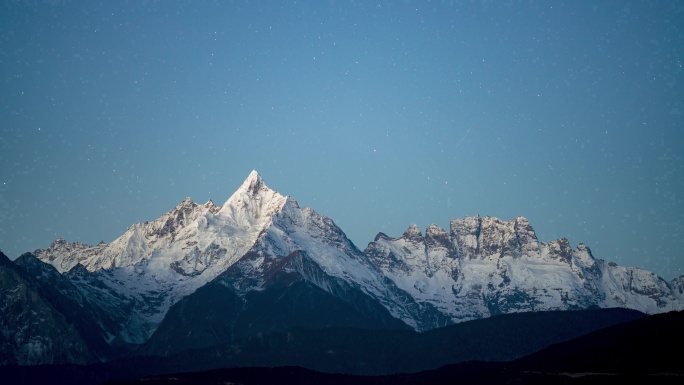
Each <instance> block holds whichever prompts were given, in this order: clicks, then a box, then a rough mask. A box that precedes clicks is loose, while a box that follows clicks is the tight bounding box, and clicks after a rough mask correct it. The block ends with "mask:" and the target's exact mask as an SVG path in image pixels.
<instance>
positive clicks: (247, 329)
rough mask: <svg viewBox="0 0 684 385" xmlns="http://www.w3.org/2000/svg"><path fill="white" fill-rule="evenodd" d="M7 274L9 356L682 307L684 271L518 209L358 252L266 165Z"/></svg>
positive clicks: (5, 352)
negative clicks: (660, 270)
mask: <svg viewBox="0 0 684 385" xmlns="http://www.w3.org/2000/svg"><path fill="white" fill-rule="evenodd" d="M0 278H2V280H0V309H1V310H2V319H1V320H0V321H1V322H0V332H1V334H0V336H2V337H1V338H2V340H1V341H0V342H1V345H0V353H2V355H1V356H0V364H5V365H8V364H19V365H40V364H61V363H95V362H103V361H111V360H114V359H119V358H124V357H130V356H141V355H149V356H169V357H170V356H174V355H177V354H182V353H183V352H186V351H188V350H189V349H207V348H210V347H212V346H225V345H230V344H234V345H235V344H238V345H240V344H244V343H245V342H244V341H249V340H253V339H255V338H257V339H258V338H267V337H265V336H269V337H268V338H276V339H277V338H279V337H271V336H283V335H288V334H287V333H295V332H294V331H293V330H297V328H305V329H307V330H309V329H312V330H313V329H323V328H325V329H326V330H338V329H339V328H361V329H369V330H377V331H388V330H393V331H397V330H403V331H404V333H414V332H425V331H429V330H433V329H437V328H441V327H444V326H448V325H452V324H456V323H461V322H464V321H468V320H477V319H482V318H488V317H491V316H494V315H499V314H510V313H527V312H539V311H554V310H581V309H594V308H614V307H619V308H629V309H634V310H638V311H640V312H643V313H646V314H655V313H662V312H667V311H671V310H681V309H683V308H684V276H682V277H679V278H676V279H674V280H673V281H671V282H666V281H665V280H663V279H662V278H660V277H658V276H657V275H655V274H653V273H651V272H648V271H645V270H642V269H639V268H636V267H622V266H619V265H616V264H614V263H612V262H606V261H603V260H600V259H596V258H594V256H593V255H592V254H591V251H590V250H589V248H588V247H586V246H585V245H583V244H579V245H578V246H577V247H576V248H574V249H573V248H572V247H571V246H570V244H569V243H568V241H567V239H560V240H557V241H552V242H549V243H543V242H540V241H539V240H538V239H537V237H536V235H535V233H534V230H533V229H532V227H531V226H530V224H529V223H528V221H527V220H526V219H525V218H522V217H519V218H516V219H514V220H510V221H502V220H499V219H497V218H490V217H484V218H482V217H466V218H464V219H454V220H452V221H451V224H450V229H449V231H448V232H447V231H446V230H443V229H441V228H439V227H437V226H435V225H431V226H429V227H428V228H427V229H426V230H425V233H424V234H423V233H422V232H421V230H420V229H419V228H417V227H416V226H415V225H411V226H409V228H408V229H407V230H406V231H405V232H404V234H402V235H401V236H400V237H397V238H392V237H389V236H387V235H385V234H382V233H380V234H378V235H377V236H376V238H375V240H374V241H373V242H371V243H369V244H368V246H367V248H366V249H365V250H364V251H361V250H360V249H358V248H357V247H356V246H355V245H354V244H353V243H352V242H351V241H350V240H349V239H348V238H347V237H346V235H345V234H344V232H343V231H342V230H341V229H340V228H339V227H337V226H336V225H335V223H334V222H333V221H332V220H331V219H330V218H327V217H325V216H323V215H320V214H318V213H316V212H315V211H313V210H312V209H309V208H301V207H299V205H298V204H297V202H296V201H295V200H294V199H292V198H290V197H287V196H283V195H281V194H279V193H278V192H277V191H275V190H272V189H270V188H268V187H267V186H266V185H265V183H264V182H263V180H262V178H261V177H260V176H259V174H258V173H256V172H255V171H253V172H252V173H251V174H250V175H249V176H248V178H247V179H246V180H245V181H244V183H242V185H241V186H240V187H239V188H238V190H237V191H236V192H235V193H234V194H233V195H232V196H231V197H230V198H229V199H228V200H227V201H226V202H225V203H224V204H223V205H221V206H217V205H215V204H213V202H211V201H209V202H207V203H205V204H203V205H201V204H197V203H194V202H193V201H192V200H190V199H189V198H186V199H185V200H184V201H183V202H181V203H180V204H179V205H178V206H177V207H175V208H173V209H172V210H171V211H169V212H168V213H166V214H164V215H162V216H161V217H160V218H158V219H156V220H154V221H151V222H145V223H142V224H134V225H132V226H131V227H129V229H128V230H127V231H126V232H125V233H124V234H123V235H122V236H120V237H119V238H117V239H116V240H114V241H113V242H112V243H109V244H106V243H100V244H99V245H95V246H89V245H85V244H82V243H68V242H67V241H65V240H63V239H58V240H56V241H55V242H54V243H53V244H52V245H51V246H50V247H49V248H47V249H44V250H36V251H35V252H33V253H27V254H24V255H22V256H21V257H19V258H18V259H17V260H15V261H10V260H9V259H8V258H7V257H5V256H4V255H0ZM336 328H337V329H336ZM283 333H286V334H283ZM289 335H293V334H289ZM274 343H275V342H274Z"/></svg>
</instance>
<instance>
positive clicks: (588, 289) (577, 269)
mask: <svg viewBox="0 0 684 385" xmlns="http://www.w3.org/2000/svg"><path fill="white" fill-rule="evenodd" d="M365 253H366V254H367V255H368V256H369V258H370V259H371V260H372V261H373V262H374V263H375V264H376V265H377V266H378V267H379V268H380V269H381V270H382V271H383V274H384V275H385V276H386V277H388V278H389V279H391V280H392V281H393V282H394V283H395V284H396V285H397V286H398V287H399V288H401V289H402V290H405V291H406V292H408V293H410V295H411V297H413V298H414V299H415V300H416V301H417V302H418V303H420V304H423V303H428V304H432V305H434V306H435V307H436V308H437V309H439V311H440V312H441V313H442V314H444V315H446V316H447V317H448V318H449V319H450V321H451V322H459V321H463V320H468V319H475V318H483V317H489V316H491V315H495V314H499V313H510V312H521V311H537V310H558V309H560V310H573V309H585V308H591V307H626V308H632V309H636V310H640V311H642V312H645V313H651V314H653V313H659V312H664V311H670V310H678V309H682V305H683V303H682V301H681V297H679V296H678V295H677V294H676V293H674V292H673V290H672V287H673V286H674V284H675V282H674V281H673V283H672V286H671V285H670V284H668V283H667V282H665V281H664V280H663V279H662V278H660V277H658V276H657V275H655V274H653V273H651V272H648V271H645V270H642V269H639V268H635V267H622V266H618V265H616V264H614V263H612V262H606V261H602V260H599V259H595V258H594V257H593V256H592V254H591V251H590V250H589V248H588V247H587V246H586V245H584V244H579V245H578V246H577V247H576V248H575V249H572V248H571V246H570V244H569V243H568V240H567V239H565V238H563V239H560V240H556V241H552V242H549V243H543V242H540V241H539V240H538V239H537V236H536V235H535V232H534V229H533V228H532V227H531V226H530V224H529V222H528V221H527V219H525V218H523V217H518V218H516V219H514V220H511V221H502V220H500V219H497V218H491V217H486V218H481V217H479V216H477V217H466V218H464V219H454V220H452V221H451V229H450V232H449V233H447V232H446V231H445V230H443V229H441V228H439V227H437V226H436V225H430V226H429V227H428V228H427V229H426V231H425V236H423V235H422V233H421V232H420V229H418V227H416V226H415V225H411V226H410V227H409V228H408V229H407V230H406V231H405V232H404V234H403V235H402V236H401V237H399V238H390V237H388V236H386V235H385V234H382V233H380V234H378V236H377V237H376V238H375V241H373V242H371V243H370V244H369V245H368V247H367V248H366V250H365Z"/></svg>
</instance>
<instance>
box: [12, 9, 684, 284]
mask: <svg viewBox="0 0 684 385" xmlns="http://www.w3.org/2000/svg"><path fill="white" fill-rule="evenodd" d="M27 3H30V4H27ZM34 3H36V4H34ZM38 3H40V2H16V3H15V2H10V3H9V4H8V2H3V3H2V4H1V5H0V75H1V76H2V79H0V80H1V81H2V88H1V91H0V146H1V150H0V249H2V250H3V251H4V252H5V253H6V254H8V255H9V256H10V257H11V258H15V257H17V256H18V255H20V254H21V253H23V252H26V251H32V250H34V249H36V248H45V247H47V246H49V244H50V243H51V242H52V240H54V239H55V238H57V237H63V238H66V239H67V240H69V241H78V240H80V241H83V242H86V243H97V242H99V241H100V240H104V241H106V242H110V241H112V240H113V239H115V238H116V237H118V236H119V235H121V234H122V233H123V232H124V231H125V230H126V228H127V227H128V226H129V225H130V224H132V223H138V222H144V221H146V220H152V219H154V218H156V217H158V216H160V215H161V214H163V213H164V212H166V211H168V210H170V209H171V208H173V207H174V206H175V205H177V204H178V203H180V201H181V200H182V199H183V198H184V197H186V196H190V197H192V198H193V200H195V201H196V202H199V203H204V202H206V201H207V200H209V199H212V200H214V202H215V203H217V204H222V203H223V202H224V201H225V200H226V199H228V197H229V196H230V195H231V194H232V193H233V191H234V190H235V189H236V188H237V187H238V186H239V185H240V183H241V182H242V181H243V180H244V178H246V177H247V175H248V174H249V172H250V171H251V170H252V169H256V170H257V171H259V172H260V173H261V175H262V177H263V178H264V180H265V181H266V183H267V184H268V185H269V187H271V188H274V189H276V190H278V191H280V192H281V193H283V194H286V195H290V196H292V197H293V198H294V199H297V200H298V201H299V203H300V205H302V206H307V207H312V208H313V209H315V210H316V211H318V212H319V213H322V214H325V215H327V216H329V217H331V218H332V219H333V220H334V221H335V222H336V223H337V224H338V225H339V226H340V227H341V228H342V229H343V230H344V231H345V232H346V233H347V235H348V236H349V237H350V238H351V239H352V240H353V241H354V242H355V243H356V245H357V246H358V247H359V248H361V249H363V248H365V246H366V244H367V243H368V242H369V241H371V240H372V239H373V237H374V236H375V235H376V233H377V232H379V231H382V232H385V233H386V234H388V235H390V236H399V235H400V234H401V233H402V232H403V231H404V230H405V229H406V228H407V227H408V225H409V224H411V223H416V224H418V225H419V226H420V227H421V228H423V229H424V228H425V227H426V226H427V225H429V224H430V223H436V224H437V225H439V226H441V227H443V228H445V229H448V226H449V220H450V219H452V218H461V217H463V216H465V215H475V214H480V215H482V216H486V215H489V216H496V217H499V218H501V219H512V218H515V217H516V216H525V217H527V218H529V220H530V221H531V223H532V225H533V226H534V227H535V229H536V231H537V235H538V236H539V238H540V240H541V241H551V240H554V239H557V238H560V237H568V238H569V239H570V241H571V243H572V245H573V246H575V245H577V243H579V242H584V243H586V244H587V245H588V246H589V247H590V248H591V249H592V251H593V252H594V255H595V256H596V257H598V258H602V259H607V260H612V261H615V262H617V263H620V264H623V265H629V266H639V267H643V268H646V269H649V270H652V271H654V272H656V273H658V274H660V275H662V276H663V277H665V278H668V279H670V278H673V277H675V276H678V275H680V274H682V273H684V252H683V251H682V250H684V203H683V202H682V197H684V170H683V165H684V161H683V157H684V119H683V117H684V115H682V114H683V113H684V85H683V82H684V76H683V72H682V65H683V64H684V3H682V2H680V1H652V2H639V1H632V2H629V3H628V2H619V1H615V2H596V1H567V2H560V1H553V2H541V1H540V2H533V3H532V4H530V3H529V2H517V1H512V2H510V3H508V4H504V3H505V2H503V1H492V2H486V1H475V2H469V1H464V2H460V1H451V2H450V1H445V2H439V1H437V2H426V1H401V2H400V1H376V2H370V1H361V2H358V3H356V4H352V3H351V2H346V1H330V2H323V1H311V2H307V1H303V2H301V1H297V2H291V3H288V2H285V1H274V2H248V3H246V2H241V1H236V2H231V3H229V2H219V4H213V3H200V2H178V1H176V2H173V1H171V2H159V3H158V2H147V3H144V4H143V3H142V2H137V1H132V2H129V3H124V2H120V1H105V2H103V3H96V2H92V1H83V2H70V1H64V2H62V1H53V2H47V3H40V4H38Z"/></svg>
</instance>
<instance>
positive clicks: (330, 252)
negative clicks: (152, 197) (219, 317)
mask: <svg viewBox="0 0 684 385" xmlns="http://www.w3.org/2000/svg"><path fill="white" fill-rule="evenodd" d="M34 254H35V255H36V256H37V257H38V258H39V259H41V260H42V261H44V262H47V263H50V264H51V265H53V266H54V267H55V268H57V269H58V270H59V271H61V272H62V273H64V274H67V275H69V276H70V277H71V279H72V281H73V282H74V283H75V284H77V285H78V286H79V287H80V288H81V290H82V291H83V292H84V293H86V296H87V297H88V298H90V299H91V301H93V302H95V303H97V304H98V305H99V306H100V307H102V308H105V309H111V311H112V312H113V313H118V314H119V316H121V314H124V315H125V317H126V319H125V320H124V321H123V322H122V325H125V326H122V328H121V330H120V331H119V332H118V333H117V334H115V335H112V336H110V340H112V341H113V340H116V339H119V340H121V341H123V342H127V343H132V344H140V343H142V342H144V341H146V340H147V339H148V338H149V337H150V336H151V335H152V333H153V332H154V331H155V330H156V328H157V326H158V325H159V324H160V323H161V321H162V319H163V318H164V316H165V315H166V313H167V311H168V310H169V308H170V307H171V306H172V305H173V304H174V303H176V302H178V301H179V300H180V299H181V298H183V297H186V296H187V295H189V294H191V293H193V292H195V290H197V289H198V288H200V287H202V286H204V285H206V284H207V283H209V282H211V281H212V280H214V279H215V278H217V277H218V276H219V274H221V273H224V272H226V270H227V269H228V268H229V267H231V266H234V269H233V270H232V271H237V272H238V273H233V274H232V278H231V279H230V280H229V281H226V284H228V285H232V286H234V288H235V290H236V291H237V292H238V293H239V295H240V296H242V295H244V293H247V292H252V291H259V290H262V289H263V285H264V284H265V283H266V282H267V281H268V277H269V274H275V273H276V272H278V271H279V270H280V269H284V270H286V271H287V270H288V269H289V270H293V269H297V268H300V269H302V271H301V272H300V273H301V274H304V275H305V276H306V278H307V279H308V280H309V281H310V282H312V283H313V284H315V285H316V286H318V287H320V288H321V289H323V290H327V291H332V290H334V288H333V286H335V285H331V281H330V280H329V279H328V278H329V277H334V279H335V280H337V281H339V282H341V283H344V285H346V286H349V287H353V288H354V289H355V290H360V291H361V292H363V293H365V294H366V295H368V296H370V297H369V298H372V299H373V300H374V301H377V302H379V303H380V304H382V306H384V308H385V309H387V311H389V313H391V314H392V315H393V316H394V317H396V318H399V319H401V320H403V321H404V322H406V323H408V324H409V325H412V326H416V323H415V322H416V321H415V318H416V317H415V315H413V314H411V313H410V312H408V311H407V310H406V306H403V305H402V306H398V304H399V303H401V302H409V305H410V303H411V302H412V301H411V299H410V298H407V297H405V295H404V293H403V292H401V291H399V290H397V289H396V287H394V285H393V284H392V283H391V282H386V281H385V280H384V278H383V276H382V275H381V274H380V272H379V271H378V270H377V269H376V268H375V267H374V265H372V264H371V263H370V262H369V261H368V259H367V258H366V256H365V255H364V254H363V253H362V252H361V251H359V250H358V249H357V248H356V247H355V246H354V245H353V244H352V243H351V242H350V241H349V240H348V239H347V238H346V236H345V235H344V233H343V232H342V231H341V230H340V229H339V228H338V227H337V226H335V224H334V223H333V222H332V220H330V219H329V218H327V217H324V216H321V215H319V214H317V213H315V212H314V211H313V210H311V209H308V208H300V207H299V206H298V204H297V202H296V201H294V200H293V199H291V198H288V197H285V196H283V195H281V194H279V193H278V192H277V191H275V190H272V189H269V188H268V187H267V186H266V185H265V184H264V182H263V180H262V179H261V177H260V176H259V174H258V173H256V172H255V171H253V172H252V173H251V174H250V175H249V177H248V178H247V179H246V180H245V181H244V183H243V184H242V185H241V186H240V188H239V189H238V190H237V191H236V192H235V193H234V194H233V195H232V196H231V197H230V199H228V201H226V203H225V204H224V205H223V206H220V207H219V206H216V205H214V204H213V203H212V202H207V203H206V204H204V205H198V204H196V203H194V202H192V201H191V200H190V199H189V198H187V199H185V200H184V201H183V202H182V203H181V204H180V205H179V206H177V207H176V208H174V209H173V210H171V211H170V212H168V213H166V214H164V215H163V216H161V217H160V218H158V219H157V220H155V221H152V222H146V223H143V224H136V225H133V226H131V227H130V228H129V229H128V230H127V231H126V233H125V234H123V235H122V236H121V237H119V238H118V239H116V240H114V241H113V242H112V243H110V244H100V245H97V246H86V245H83V244H80V243H75V244H69V243H67V242H66V241H64V240H57V241H55V243H54V244H53V245H52V246H51V247H50V248H48V249H46V250H37V251H36V252H35V253H34ZM295 254H299V257H298V258H295V260H297V259H301V258H302V257H305V258H304V259H305V260H306V261H307V262H313V264H314V265H315V266H316V269H305V268H304V266H303V265H302V264H301V263H300V264H299V265H295V263H294V262H291V263H286V261H288V260H289V259H288V258H289V257H291V256H293V255H295ZM313 271H317V273H315V274H314V273H313ZM307 274H309V275H307ZM224 281H225V278H224ZM402 296H403V298H402ZM122 310H123V312H122Z"/></svg>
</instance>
